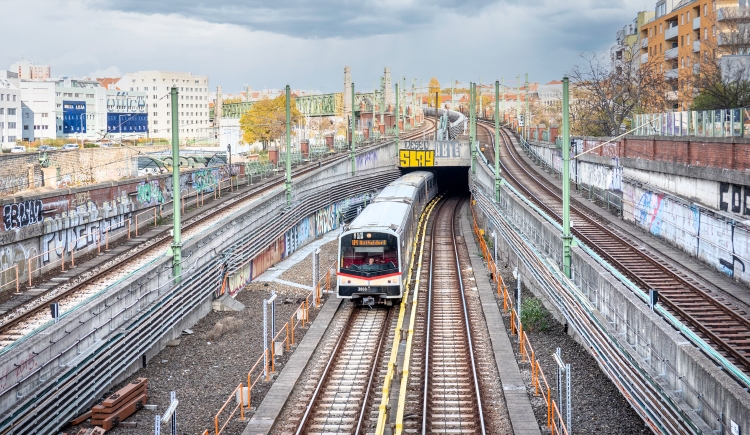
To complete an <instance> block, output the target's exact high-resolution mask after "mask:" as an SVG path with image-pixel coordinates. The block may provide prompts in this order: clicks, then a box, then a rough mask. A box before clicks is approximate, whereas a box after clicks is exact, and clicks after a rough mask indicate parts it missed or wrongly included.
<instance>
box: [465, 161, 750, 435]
mask: <svg viewBox="0 0 750 435" xmlns="http://www.w3.org/2000/svg"><path fill="white" fill-rule="evenodd" d="M506 171H507V168H506V169H505V170H504V172H503V175H507V172H506ZM471 190H472V193H473V194H474V196H475V198H476V201H477V205H478V207H477V208H478V209H479V210H481V211H482V212H483V215H484V216H486V221H487V222H488V223H489V224H490V226H491V227H494V228H495V229H496V231H497V233H498V235H502V238H500V237H498V241H499V244H501V245H502V244H506V245H507V246H508V247H509V248H510V251H511V254H510V255H509V257H511V256H517V257H518V258H519V260H522V263H521V264H522V265H523V267H522V268H521V269H525V270H526V275H527V280H526V282H527V283H529V282H532V287H535V286H537V288H541V291H542V293H544V294H545V298H546V299H548V300H549V301H550V302H551V303H552V304H553V305H555V310H556V311H557V312H558V313H560V315H561V316H562V317H564V318H565V321H566V322H567V323H569V324H570V325H571V326H573V331H575V332H576V334H577V335H579V336H580V337H581V339H582V341H583V342H584V343H585V344H586V347H588V348H589V349H590V351H591V353H592V354H593V355H594V357H595V358H596V359H597V360H598V362H599V365H600V367H602V370H603V371H604V372H605V373H607V375H608V376H609V377H610V379H612V380H613V382H614V383H615V385H616V386H617V387H618V388H619V389H620V391H621V392H622V393H623V395H624V397H625V398H626V399H628V401H629V402H630V403H631V404H632V406H633V408H634V409H635V410H636V411H637V412H638V413H639V414H640V415H641V417H642V418H643V419H644V421H646V422H647V423H648V424H649V425H650V426H651V427H652V429H654V431H655V432H657V433H710V432H712V431H713V432H718V433H721V432H723V433H729V426H730V424H729V423H730V420H731V419H732V418H733V419H734V421H738V416H740V415H747V412H748V409H750V401H748V397H747V394H746V393H747V391H746V390H744V391H743V390H742V389H741V388H738V387H739V385H737V384H736V383H735V380H736V378H735V379H732V377H731V376H732V374H730V373H723V372H721V368H720V371H719V372H718V373H715V372H716V365H715V364H714V363H713V362H712V361H710V360H709V359H708V357H707V355H706V354H700V353H698V352H695V351H694V350H693V349H692V346H693V344H696V343H700V339H697V340H698V341H695V340H696V339H692V338H691V341H692V343H690V344H688V342H686V341H685V339H684V337H690V336H691V334H692V332H691V331H690V330H689V329H688V328H687V327H685V326H684V325H682V324H681V323H680V322H679V320H677V319H675V318H674V317H673V316H671V315H670V314H669V313H668V312H667V311H666V310H665V309H664V308H662V307H657V312H658V313H659V315H660V316H661V317H662V318H663V319H664V320H666V321H667V322H666V323H664V324H662V323H663V322H662V321H661V320H660V319H659V318H658V316H657V315H654V314H653V313H651V312H650V310H648V309H647V308H644V307H643V301H644V300H645V299H644V296H643V293H642V291H641V290H640V289H639V288H638V287H637V286H636V285H635V284H634V283H633V282H632V281H630V280H629V279H628V278H627V277H626V276H623V275H622V274H621V273H620V272H619V271H618V270H617V269H616V268H615V267H613V266H612V265H610V264H608V263H607V262H606V261H605V260H603V259H602V258H601V257H600V256H599V255H598V254H597V253H596V252H594V251H593V250H592V249H590V248H589V247H587V246H586V245H585V244H579V248H576V249H575V250H574V271H575V273H574V281H576V282H579V284H578V286H576V284H575V283H573V282H572V281H571V280H569V279H567V278H566V277H564V276H563V275H562V272H561V271H560V268H559V267H560V266H559V265H560V263H561V260H560V258H559V246H561V241H560V239H559V231H560V226H559V224H558V223H557V222H556V221H555V220H553V219H552V218H551V217H549V216H547V215H546V214H545V211H543V208H542V207H539V206H537V205H536V204H534V203H533V202H532V201H531V200H529V199H527V198H526V197H525V196H524V195H523V194H521V193H520V192H519V191H517V190H516V189H515V188H514V187H513V186H512V185H510V184H509V183H506V187H504V188H503V189H502V190H501V192H500V200H499V202H496V201H495V198H494V196H495V193H494V171H493V170H492V168H491V166H490V165H489V164H488V163H487V161H486V160H485V161H484V162H480V163H479V164H478V169H477V173H476V175H474V176H472V180H471ZM540 216H541V217H540ZM485 230H487V231H491V230H492V228H486V227H485ZM501 239H502V240H505V242H503V243H500V240H501ZM550 257H552V258H550ZM509 261H511V260H510V258H509ZM555 263H557V264H555ZM545 269H546V270H545ZM542 272H546V274H547V275H548V276H546V277H545V273H542ZM610 273H611V274H612V275H613V276H614V279H613V278H612V277H611V276H610V275H609V274H610ZM617 280H619V282H617ZM599 286H604V288H602V289H599V288H598V287H599ZM605 290H606V291H607V292H608V293H607V294H601V292H602V291H605ZM631 292H632V293H631ZM610 304H614V306H610ZM643 322H646V323H643ZM649 322H655V323H654V324H653V325H651V324H650V323H649ZM646 324H649V325H650V327H645V328H644V326H645V325H646ZM636 325H638V326H636ZM666 325H670V326H672V327H674V328H676V329H677V331H678V332H679V333H675V332H674V330H673V329H672V328H670V327H666ZM680 335H682V336H680ZM703 345H704V346H705V343H703ZM698 347H699V348H700V349H701V350H703V351H704V352H705V350H704V348H703V347H700V345H699V346H698ZM738 422H739V423H740V424H745V423H746V422H743V419H742V418H739V421H738ZM710 426H713V428H712V427H710ZM717 427H718V429H717ZM743 432H744V430H743Z"/></svg>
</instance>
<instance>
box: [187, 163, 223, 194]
mask: <svg viewBox="0 0 750 435" xmlns="http://www.w3.org/2000/svg"><path fill="white" fill-rule="evenodd" d="M192 176H193V189H195V190H197V191H199V192H213V191H214V187H215V186H216V184H217V183H218V182H219V180H220V179H222V178H220V174H219V170H218V169H199V170H197V171H195V172H193V174H192Z"/></svg>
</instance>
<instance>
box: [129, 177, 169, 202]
mask: <svg viewBox="0 0 750 435" xmlns="http://www.w3.org/2000/svg"><path fill="white" fill-rule="evenodd" d="M137 192H138V195H137V196H136V200H137V201H138V202H139V203H140V205H141V206H142V207H146V206H153V205H159V204H164V202H165V201H164V195H163V194H162V191H161V187H160V186H159V181H158V180H151V181H144V182H142V183H141V184H139V185H138V187H137Z"/></svg>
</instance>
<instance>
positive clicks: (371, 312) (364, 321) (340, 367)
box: [296, 307, 395, 435]
mask: <svg viewBox="0 0 750 435" xmlns="http://www.w3.org/2000/svg"><path fill="white" fill-rule="evenodd" d="M393 312H395V310H394V309H391V308H376V309H367V308H364V307H360V308H354V310H353V311H352V313H351V315H350V317H349V320H348V322H347V324H346V326H345V327H344V330H343V332H342V333H341V336H340V337H339V339H338V341H337V342H336V345H335V346H334V348H333V352H331V356H330V358H329V360H328V362H327V363H326V367H325V369H324V370H323V374H322V376H321V379H320V380H319V382H318V385H317V386H316V388H315V391H314V392H313V395H312V398H311V400H310V403H309V404H308V405H307V408H306V410H305V413H304V415H303V416H302V420H301V421H300V425H299V427H298V429H297V432H296V433H297V434H298V435H299V434H323V433H325V434H333V433H346V434H360V433H365V432H366V431H365V428H364V427H363V424H364V422H365V418H366V414H367V413H368V411H369V409H370V406H368V404H369V402H370V401H371V400H370V398H371V396H372V393H373V379H374V378H375V373H376V371H377V369H378V367H379V362H380V357H381V353H382V350H383V347H384V345H385V344H384V343H385V340H386V337H387V336H388V334H387V332H388V328H387V326H389V325H390V324H391V320H390V318H391V316H392V313H393Z"/></svg>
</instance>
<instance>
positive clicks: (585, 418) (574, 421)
mask: <svg viewBox="0 0 750 435" xmlns="http://www.w3.org/2000/svg"><path fill="white" fill-rule="evenodd" d="M500 266H501V270H500V272H501V275H502V277H503V279H504V280H505V283H506V284H507V285H508V288H509V289H510V288H511V287H513V288H515V280H514V279H513V276H512V269H511V268H509V267H508V266H507V265H500ZM495 297H496V299H497V303H498V306H499V307H500V309H501V310H502V306H503V301H502V299H501V298H497V296H495ZM521 298H522V300H527V301H528V300H531V299H534V295H533V294H532V293H531V291H530V290H529V289H528V288H526V286H524V285H522V291H521ZM542 312H543V317H542V321H543V323H546V325H547V329H546V330H543V331H542V330H538V331H528V330H527V331H526V333H527V335H528V337H529V340H530V341H531V345H532V347H533V348H534V351H535V353H536V357H537V359H538V360H539V363H540V364H541V366H542V371H543V372H544V375H545V376H546V378H547V381H548V382H549V383H550V384H551V385H550V386H551V387H552V391H553V392H552V396H553V398H554V397H555V396H556V394H557V388H556V382H557V381H556V379H557V375H556V373H557V364H556V363H555V361H554V359H553V358H552V354H553V353H554V352H555V350H556V349H557V348H558V347H559V348H560V350H561V352H562V359H563V361H565V362H566V363H569V364H570V367H571V383H572V385H573V391H572V402H573V412H572V418H571V426H572V433H576V434H596V433H601V434H608V435H616V434H622V435H632V434H649V433H652V432H651V430H650V429H649V428H648V426H646V424H645V423H644V422H643V420H641V418H640V417H639V416H638V414H636V412H635V411H634V410H633V408H631V406H630V404H629V403H628V402H627V400H625V398H624V397H623V396H622V394H620V392H619V391H618V390H617V388H616V387H615V385H614V384H613V383H612V381H610V379H609V378H608V377H607V375H605V374H604V372H602V371H601V369H600V368H599V366H598V365H597V363H596V360H595V359H594V358H593V357H592V356H591V354H589V353H588V351H587V350H586V349H585V348H584V347H583V346H581V345H580V344H578V343H577V342H576V341H575V340H573V338H572V337H571V336H570V335H568V334H567V333H566V332H565V328H564V325H562V324H560V323H559V322H557V321H556V320H555V319H554V317H552V315H551V314H550V313H549V312H548V311H547V310H546V309H544V308H543V307H542ZM503 321H504V322H505V328H506V330H508V331H510V323H509V322H510V316H509V315H503ZM511 342H512V343H513V344H514V348H513V349H514V352H515V354H516V360H517V361H520V360H521V357H520V355H519V353H518V337H517V336H516V335H513V336H511ZM519 366H520V368H521V373H522V374H523V376H524V379H525V381H526V388H527V391H528V393H529V397H530V398H531V405H532V407H533V408H534V414H535V415H536V418H537V421H538V423H539V426H540V427H542V428H544V427H546V425H547V409H546V407H545V402H544V399H543V398H542V397H541V396H534V390H533V389H532V388H531V371H530V365H529V364H528V363H521V364H519Z"/></svg>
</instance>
